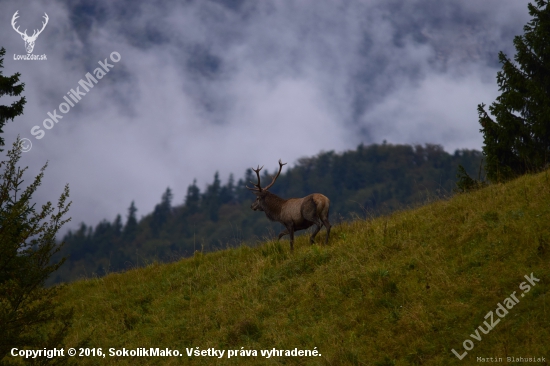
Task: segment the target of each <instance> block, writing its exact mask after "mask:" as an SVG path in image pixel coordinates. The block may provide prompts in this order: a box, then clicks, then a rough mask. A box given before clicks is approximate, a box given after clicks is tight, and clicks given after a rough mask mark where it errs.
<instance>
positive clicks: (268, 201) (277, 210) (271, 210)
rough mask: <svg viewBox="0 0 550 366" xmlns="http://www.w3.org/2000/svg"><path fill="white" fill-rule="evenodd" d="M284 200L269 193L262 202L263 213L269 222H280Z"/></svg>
mask: <svg viewBox="0 0 550 366" xmlns="http://www.w3.org/2000/svg"><path fill="white" fill-rule="evenodd" d="M285 202H286V200H285V199H283V198H281V197H279V196H277V195H275V194H273V193H271V192H269V193H268V195H267V196H266V197H265V200H264V207H263V209H264V212H265V214H266V216H267V218H268V219H270V220H271V221H280V219H281V211H282V209H283V205H284V203H285Z"/></svg>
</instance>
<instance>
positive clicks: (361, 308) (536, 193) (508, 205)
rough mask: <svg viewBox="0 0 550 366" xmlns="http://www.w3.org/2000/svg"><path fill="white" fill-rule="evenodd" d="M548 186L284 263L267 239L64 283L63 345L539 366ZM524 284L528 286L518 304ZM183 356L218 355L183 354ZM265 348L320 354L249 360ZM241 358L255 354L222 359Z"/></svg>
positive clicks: (326, 361)
mask: <svg viewBox="0 0 550 366" xmlns="http://www.w3.org/2000/svg"><path fill="white" fill-rule="evenodd" d="M549 175H550V172H548V171H546V172H543V173H541V174H538V175H534V176H525V177H522V178H520V179H518V180H515V181H513V182H510V183H508V184H498V185H493V186H490V187H488V188H486V189H483V190H480V191H477V192H473V193H469V194H464V195H459V196H456V197H454V198H452V199H450V200H448V201H438V202H434V203H431V204H428V205H426V206H423V207H421V208H418V209H414V210H408V211H402V212H398V213H394V214H392V215H391V216H387V217H380V218H377V219H375V220H368V221H357V222H354V223H351V224H343V225H341V226H335V227H334V228H333V231H332V236H331V240H330V242H329V245H328V246H322V245H314V246H310V245H309V244H308V243H307V238H306V237H303V236H302V237H300V238H299V239H298V240H297V242H296V244H295V246H296V249H295V252H294V254H291V253H290V252H289V244H288V241H287V240H285V241H282V242H280V243H277V242H266V243H265V244H264V245H262V246H260V247H255V248H249V247H246V246H243V247H240V248H237V249H229V250H225V251H220V252H214V253H208V254H200V253H196V254H195V256H194V257H192V258H188V259H185V260H182V261H179V262H177V263H172V264H168V265H158V264H153V265H150V266H148V267H146V268H141V269H136V270H132V271H129V272H126V273H121V274H111V275H109V276H106V277H103V278H100V279H91V280H87V281H80V282H75V283H72V284H70V285H68V286H67V287H66V288H65V290H64V292H63V296H62V298H61V299H60V301H62V302H63V303H66V305H67V306H74V307H75V311H76V323H75V327H74V330H73V331H72V333H71V335H70V337H69V343H68V344H67V347H68V346H70V345H71V344H75V343H76V342H77V341H78V340H82V339H83V338H85V337H86V336H89V337H90V342H89V346H90V347H102V349H103V351H104V352H107V350H108V348H111V347H112V348H117V349H122V348H124V347H125V348H127V349H135V348H138V347H145V348H149V347H160V348H161V349H165V348H167V347H168V348H170V349H178V350H179V351H180V352H182V353H183V356H182V357H167V358H163V357H157V358H153V357H118V358H117V357H109V356H107V357H106V358H105V359H102V358H97V357H96V358H94V357H86V358H81V359H79V363H81V364H109V363H117V364H128V365H136V364H137V365H146V364H147V365H151V364H163V365H176V364H178V365H179V364H187V363H192V364H197V365H202V364H204V365H211V364H222V365H226V364H227V365H233V364H239V365H242V364H245V365H257V364H270V365H275V364H286V365H454V364H456V365H471V364H475V363H477V362H478V359H477V357H484V358H489V357H502V358H503V360H504V361H503V362H506V357H545V358H546V364H548V363H549V361H548V358H549V357H550V341H549V340H550V299H549V296H548V295H549V294H548V292H549V289H550V287H549V283H550V228H549V222H550V177H549ZM266 220H267V219H266ZM324 235H325V231H324V230H323V231H322V232H321V233H320V235H319V237H318V238H317V241H318V242H320V239H321V238H324ZM531 273H532V274H533V276H534V277H535V278H537V279H539V280H540V282H536V284H535V285H534V286H531V289H530V291H529V292H525V293H524V290H522V289H520V284H522V283H523V282H525V283H527V284H529V283H528V282H527V280H526V279H525V277H524V275H531ZM522 286H523V288H524V289H525V288H526V287H525V284H523V285H522ZM513 292H515V294H514V295H515V296H516V297H517V299H518V300H519V302H518V303H516V305H514V306H513V308H511V309H509V310H508V314H507V315H506V316H504V317H503V318H502V319H500V322H499V323H498V324H496V325H495V326H494V329H492V330H491V331H490V332H489V333H488V334H484V333H483V332H481V331H480V330H478V334H479V335H476V333H475V330H476V328H477V327H478V326H482V327H483V328H484V329H485V328H486V327H485V326H484V323H483V322H484V321H487V322H488V323H489V321H490V320H491V319H490V318H488V319H485V316H486V314H488V313H489V312H490V311H492V312H493V315H494V320H493V321H495V322H496V320H497V319H499V317H498V315H497V314H496V313H495V311H496V310H497V308H498V304H499V303H501V304H505V303H504V301H505V299H507V298H508V297H509V296H510V295H511V294H512V293H513ZM522 294H523V295H524V296H522ZM506 304H508V305H510V304H511V303H510V302H509V300H508V302H507V303H506ZM499 312H500V313H502V310H500V309H499ZM470 334H473V335H474V336H475V337H477V338H479V337H481V340H480V341H478V340H475V339H474V338H472V337H471V336H470ZM467 339H469V340H470V341H471V343H470V341H466V343H465V344H466V346H467V347H471V345H473V346H474V348H473V349H471V350H470V351H468V354H467V355H465V356H464V358H463V359H462V360H459V359H458V358H457V357H456V356H455V355H454V354H453V353H452V351H451V349H455V351H457V353H458V354H463V353H464V352H465V350H464V348H463V342H464V341H465V340H467ZM186 347H188V348H190V347H193V348H195V349H197V348H196V347H198V348H199V349H200V350H207V349H208V348H215V349H218V350H225V354H224V357H223V358H221V359H217V358H214V357H195V356H193V357H188V356H187V354H186ZM315 347H316V348H315ZM273 348H276V349H282V350H293V349H295V348H298V349H300V350H314V349H315V350H316V351H318V352H319V353H320V354H321V356H317V357H299V356H288V357H284V356H282V357H275V356H274V357H271V358H269V359H267V358H265V357H262V356H261V355H260V350H265V349H268V350H272V349H273ZM241 349H243V350H257V352H258V356H257V357H251V356H234V357H231V358H230V359H228V358H227V355H228V352H229V350H239V351H240V350H241ZM237 353H238V352H237ZM486 360H487V359H486ZM539 364H541V363H539ZM542 364H544V363H542Z"/></svg>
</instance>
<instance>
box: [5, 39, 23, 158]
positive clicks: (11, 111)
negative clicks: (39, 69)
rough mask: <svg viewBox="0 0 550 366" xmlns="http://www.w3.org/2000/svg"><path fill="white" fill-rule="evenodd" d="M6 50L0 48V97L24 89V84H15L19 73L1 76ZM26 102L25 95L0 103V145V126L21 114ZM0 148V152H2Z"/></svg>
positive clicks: (17, 92) (16, 94) (14, 93)
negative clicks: (5, 103)
mask: <svg viewBox="0 0 550 366" xmlns="http://www.w3.org/2000/svg"><path fill="white" fill-rule="evenodd" d="M5 54H6V50H5V49H4V47H2V48H1V49H0V98H1V97H3V96H4V95H9V96H12V97H18V96H19V95H21V93H22V92H23V90H24V89H25V84H19V85H16V84H17V83H18V82H19V77H20V76H21V74H20V73H15V74H13V75H12V76H3V75H2V69H3V68H4V55H5ZM25 103H26V99H25V97H21V98H19V100H17V101H15V102H13V103H12V104H11V106H5V105H0V147H2V146H4V138H3V137H2V133H4V131H3V130H2V127H4V125H5V124H6V122H8V120H12V121H13V119H14V118H15V117H17V116H20V115H22V114H23V106H24V105H25ZM2 151H4V150H2V149H1V148H0V152H2Z"/></svg>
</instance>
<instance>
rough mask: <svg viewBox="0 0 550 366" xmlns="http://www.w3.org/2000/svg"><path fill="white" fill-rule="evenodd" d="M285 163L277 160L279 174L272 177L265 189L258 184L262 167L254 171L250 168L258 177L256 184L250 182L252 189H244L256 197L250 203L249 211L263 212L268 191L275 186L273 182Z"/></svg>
mask: <svg viewBox="0 0 550 366" xmlns="http://www.w3.org/2000/svg"><path fill="white" fill-rule="evenodd" d="M286 164H287V163H284V164H283V163H282V162H281V159H279V172H278V173H277V175H276V176H274V177H273V180H272V181H271V183H269V185H267V186H266V187H264V188H262V186H261V183H260V170H262V168H263V166H262V167H261V168H260V166H258V168H256V169H254V168H252V170H253V171H254V172H255V173H256V176H257V177H258V183H254V182H250V183H252V184H253V185H254V187H252V188H251V187H248V186H247V187H246V188H248V189H250V190H251V191H253V192H254V194H255V195H256V201H254V202H253V203H252V205H251V206H250V208H251V209H253V210H254V211H265V197H266V196H267V195H268V194H270V192H269V191H268V189H269V188H271V187H272V186H273V184H275V181H276V180H277V178H278V177H279V174H281V170H282V169H283V165H286Z"/></svg>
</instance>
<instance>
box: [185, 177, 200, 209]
mask: <svg viewBox="0 0 550 366" xmlns="http://www.w3.org/2000/svg"><path fill="white" fill-rule="evenodd" d="M200 200H201V191H200V189H199V187H197V180H196V179H195V180H193V184H191V185H190V186H189V187H187V194H186V195H185V213H186V214H189V215H192V214H194V213H196V212H197V211H198V210H199V203H200Z"/></svg>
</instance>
